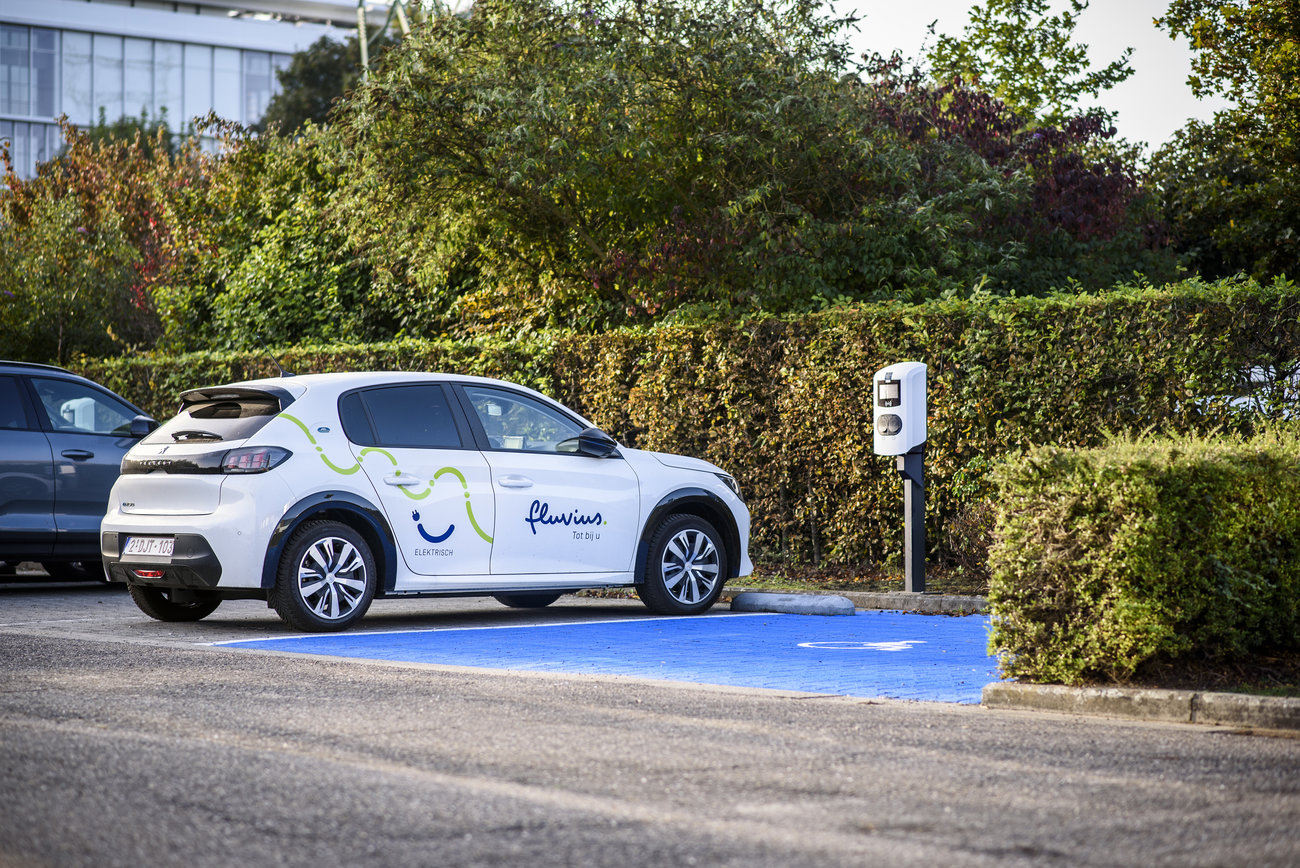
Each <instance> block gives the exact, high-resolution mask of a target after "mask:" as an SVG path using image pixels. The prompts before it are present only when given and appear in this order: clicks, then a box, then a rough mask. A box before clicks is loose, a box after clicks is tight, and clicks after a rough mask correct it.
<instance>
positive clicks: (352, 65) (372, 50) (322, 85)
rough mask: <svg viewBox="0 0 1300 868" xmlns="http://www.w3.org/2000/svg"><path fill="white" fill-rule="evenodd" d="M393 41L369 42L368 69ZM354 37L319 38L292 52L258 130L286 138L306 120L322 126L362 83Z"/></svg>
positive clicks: (382, 39) (379, 40) (280, 73)
mask: <svg viewBox="0 0 1300 868" xmlns="http://www.w3.org/2000/svg"><path fill="white" fill-rule="evenodd" d="M392 45H393V40H391V39H388V38H384V37H381V38H379V39H376V40H374V41H373V42H372V43H370V45H369V47H368V49H367V51H368V52H369V57H370V63H371V66H372V67H373V66H375V65H376V63H377V62H378V61H379V59H380V58H381V57H382V56H383V53H384V52H385V51H386V50H387V49H388V48H390V47H392ZM357 46H358V43H357V37H356V36H355V35H353V36H349V37H348V38H347V40H345V41H343V42H339V41H338V40H335V39H331V38H330V37H328V36H322V37H321V38H320V39H317V40H316V41H315V42H313V43H312V44H311V45H310V46H308V47H307V48H305V49H303V50H302V51H299V52H297V53H295V54H294V55H293V56H292V58H291V59H290V60H289V65H288V66H287V67H285V68H284V69H282V70H280V71H279V72H278V73H277V76H278V78H279V80H280V90H279V92H278V93H276V94H275V95H274V96H272V97H271V100H270V102H268V103H267V105H266V113H265V114H264V115H263V116H262V121H261V124H260V127H261V129H263V130H267V129H271V128H275V129H278V130H279V131H280V132H281V133H283V134H285V135H291V134H293V133H296V132H298V131H299V130H300V129H301V128H302V127H303V126H304V125H305V124H307V123H308V122H309V121H310V122H311V123H313V124H315V125H316V126H318V127H320V126H324V125H325V124H326V123H327V122H328V121H329V114H330V111H331V109H332V108H333V107H334V104H335V103H336V102H337V101H338V100H339V99H340V98H341V97H342V96H343V95H344V94H346V93H347V92H348V91H350V90H352V88H354V87H356V85H357V82H359V81H360V80H361V51H360V49H359V48H358V47H357Z"/></svg>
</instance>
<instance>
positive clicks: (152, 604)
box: [127, 585, 221, 622]
mask: <svg viewBox="0 0 1300 868" xmlns="http://www.w3.org/2000/svg"><path fill="white" fill-rule="evenodd" d="M127 589H128V590H129V591H130V592H131V599H132V600H134V601H135V604H136V606H138V607H139V609H140V611H141V612H144V613H145V614H146V615H148V616H149V617H150V618H153V619H154V620H155V621H174V622H179V621H200V620H202V619H204V618H206V617H207V616H208V615H211V614H212V613H213V612H214V611H216V608H217V606H220V605H221V600H219V599H215V598H213V597H208V596H204V595H203V592H202V591H185V590H179V589H175V588H153V587H150V586H148V585H128V586H127Z"/></svg>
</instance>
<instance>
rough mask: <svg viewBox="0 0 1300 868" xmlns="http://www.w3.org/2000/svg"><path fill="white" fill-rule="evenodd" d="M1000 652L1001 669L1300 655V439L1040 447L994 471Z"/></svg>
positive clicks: (1077, 669)
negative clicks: (1286, 653) (1297, 652)
mask: <svg viewBox="0 0 1300 868" xmlns="http://www.w3.org/2000/svg"><path fill="white" fill-rule="evenodd" d="M994 475H995V477H996V481H997V485H998V490H999V498H998V510H997V513H998V518H997V530H996V533H995V542H994V545H993V547H992V549H991V550H990V553H989V567H990V571H991V573H992V579H991V581H990V588H989V605H990V611H991V613H992V620H993V631H992V635H991V639H990V647H991V648H992V649H993V651H994V652H995V653H997V654H998V655H999V657H1000V658H1001V668H1002V671H1003V673H1004V674H1005V675H1008V676H1011V677H1016V678H1022V679H1025V680H1029V681H1035V682H1060V683H1066V684H1078V683H1083V682H1086V681H1097V680H1102V681H1117V682H1122V681H1124V680H1126V679H1128V678H1129V677H1130V676H1132V675H1133V674H1134V673H1135V672H1137V671H1139V669H1140V667H1141V666H1142V664H1144V663H1147V662H1149V661H1162V662H1167V661H1170V660H1174V659H1176V658H1179V657H1180V656H1183V655H1192V654H1194V655H1196V656H1197V657H1198V658H1209V659H1212V660H1221V661H1238V660H1244V659H1247V658H1249V657H1250V656H1251V655H1253V654H1256V653H1259V652H1261V651H1263V652H1272V651H1277V650H1282V651H1294V650H1297V649H1300V437H1298V436H1297V434H1296V433H1295V432H1294V431H1293V432H1290V433H1272V434H1267V435H1260V436H1258V437H1256V438H1255V439H1253V440H1241V439H1237V438H1231V437H1223V436H1212V437H1208V438H1204V437H1201V438H1197V437H1181V438H1175V439H1168V440H1157V439H1154V438H1151V437H1146V438H1141V439H1137V440H1131V439H1130V440H1116V441H1114V442H1112V443H1110V444H1108V445H1106V446H1103V447H1099V448H1095V449H1083V450H1062V449H1056V448H1053V447H1043V448H1038V449H1034V450H1031V451H1030V452H1029V453H1028V454H1027V455H1025V456H1023V457H1019V458H1015V459H1009V460H1008V461H1006V462H1005V463H1004V464H1001V465H1000V466H999V467H998V469H997V471H996V473H995V474H994Z"/></svg>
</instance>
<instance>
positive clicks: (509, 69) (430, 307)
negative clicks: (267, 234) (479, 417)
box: [334, 0, 1151, 334]
mask: <svg viewBox="0 0 1300 868" xmlns="http://www.w3.org/2000/svg"><path fill="white" fill-rule="evenodd" d="M848 23H849V21H848V20H847V19H836V18H832V17H827V16H826V15H825V14H824V13H822V12H821V7H820V5H819V4H818V3H817V2H814V0H788V2H777V3H769V2H764V0H734V2H733V0H665V2H660V3H655V4H631V3H623V2H619V0H604V2H600V3H596V4H585V3H576V2H564V0H562V2H549V0H488V2H484V3H480V4H478V5H476V6H475V8H474V12H473V14H472V15H471V16H470V17H469V18H468V19H459V18H442V19H436V20H434V21H431V22H430V23H429V24H428V25H427V26H425V27H421V28H418V29H417V30H416V31H415V32H413V34H412V36H411V38H410V39H408V40H405V41H404V42H403V44H402V45H401V46H400V47H399V48H397V49H395V50H394V52H393V53H392V54H391V55H390V62H389V64H388V66H387V67H386V70H385V71H384V73H382V74H379V75H376V76H374V77H372V79H371V81H370V82H369V83H368V84H366V85H365V86H363V87H361V88H359V89H358V91H357V93H356V95H355V98H354V99H352V100H350V101H349V102H348V103H347V104H346V106H345V107H344V108H343V110H342V111H341V112H340V114H339V115H338V117H337V119H336V122H335V127H334V129H335V131H336V132H338V133H339V134H340V135H341V136H343V138H344V140H345V144H346V147H347V148H348V152H347V158H346V159H347V163H348V165H349V166H351V167H353V168H354V169H355V171H353V172H352V173H350V175H349V179H348V190H347V195H346V198H345V199H344V200H343V202H344V203H345V207H346V208H347V210H348V211H349V212H350V213H354V214H358V215H361V214H364V215H366V219H362V220H360V221H359V222H358V237H357V238H356V239H354V240H357V241H358V242H359V243H360V244H361V245H362V247H361V249H363V250H364V251H365V254H366V256H367V257H368V258H369V259H370V260H371V261H372V263H373V264H374V265H375V267H376V284H377V286H376V291H377V292H378V293H380V294H381V295H391V296H392V298H393V304H394V307H395V308H397V310H396V311H395V313H396V315H397V316H398V317H399V318H400V320H401V322H402V325H403V328H404V329H405V333H407V334H438V333H442V332H445V331H451V332H453V333H465V332H471V333H472V332H475V331H482V330H493V329H498V328H502V327H510V328H514V329H524V330H527V329H530V328H532V329H536V328H548V327H556V326H561V327H576V328H583V329H592V330H595V329H600V328H604V327H608V326H610V325H616V324H619V323H625V322H645V321H653V320H658V319H664V318H672V319H675V320H677V321H698V320H699V319H700V318H701V317H705V318H708V317H719V316H735V315H740V314H743V313H746V312H753V311H759V310H761V311H766V312H784V311H801V310H816V309H820V308H824V307H827V306H832V305H835V304H843V303H845V302H851V301H855V300H859V301H860V300H874V299H882V298H890V297H898V298H905V299H911V300H920V299H924V298H932V297H935V296H937V295H940V294H942V293H944V292H947V293H949V294H953V295H965V294H968V293H970V292H971V291H972V290H973V289H974V288H975V287H985V288H988V289H989V290H990V291H995V292H1000V293H1010V292H1021V293H1041V292H1044V291H1046V290H1047V289H1049V288H1051V287H1052V286H1061V287H1064V286H1066V285H1068V279H1069V278H1071V277H1076V279H1078V280H1079V281H1080V282H1081V283H1082V284H1083V285H1085V286H1101V285H1104V284H1105V283H1107V282H1110V281H1113V280H1115V279H1116V278H1117V277H1119V278H1121V279H1122V278H1127V277H1128V276H1130V275H1131V274H1132V272H1133V271H1134V270H1139V269H1144V268H1146V267H1147V266H1148V265H1149V263H1148V262H1147V260H1148V259H1149V258H1150V257H1149V256H1148V251H1149V249H1150V247H1151V245H1150V244H1149V241H1148V239H1147V238H1146V237H1144V236H1143V234H1142V232H1141V231H1139V230H1134V231H1126V232H1125V233H1120V232H1118V231H1117V230H1116V229H1115V227H1116V225H1118V224H1120V223H1123V224H1124V226H1125V227H1131V226H1134V225H1137V224H1136V223H1134V221H1132V220H1130V219H1129V216H1130V215H1129V213H1128V210H1129V204H1130V202H1131V201H1132V200H1133V194H1134V183H1133V178H1132V175H1131V172H1129V170H1128V168H1127V167H1122V166H1118V165H1112V163H1113V162H1114V161H1113V160H1111V161H1098V160H1097V159H1095V158H1093V157H1090V156H1089V155H1088V153H1087V151H1086V148H1083V147H1081V146H1079V143H1080V142H1085V143H1090V142H1096V141H1100V140H1101V139H1103V138H1104V137H1105V136H1106V135H1107V132H1106V131H1105V130H1103V129H1101V128H1099V127H1097V126H1096V125H1095V124H1094V125H1093V126H1092V127H1089V126H1088V122H1087V121H1082V120H1081V121H1078V122H1077V123H1073V124H1072V125H1067V126H1065V127H1062V128H1061V129H1059V130H1057V129H1052V130H1047V131H1044V132H1043V133H1042V134H1041V135H1040V136H1038V137H1037V138H1034V137H1031V136H1023V135H1019V134H1018V133H1017V131H1016V127H1014V126H1012V127H1010V128H1007V129H1003V128H1002V127H1001V126H999V125H1003V126H1005V124H1006V123H1007V122H1008V115H1007V114H1006V112H1005V109H1004V107H1001V106H1000V104H998V103H996V101H995V100H991V99H989V98H987V97H982V99H983V102H979V100H980V99H981V97H980V96H979V95H978V94H972V95H970V96H969V97H965V98H962V99H958V98H956V96H955V94H954V90H953V89H951V88H929V87H926V86H922V85H921V84H920V83H919V82H916V81H908V80H906V79H904V78H902V77H900V76H898V75H895V74H894V71H893V70H890V69H889V68H888V66H887V65H886V66H883V67H873V68H869V69H859V68H857V67H853V66H852V65H851V64H850V62H849V59H848V58H849V52H848V48H847V46H846V44H845V42H844V41H843V33H844V28H845V27H846V26H847V24H848ZM846 71H847V72H848V73H849V74H845V72H846ZM995 127H997V129H996V130H995V129H994V128H995ZM967 136H969V137H971V139H974V140H968V138H967ZM981 137H982V138H984V139H988V138H998V139H999V141H998V143H997V147H996V148H995V149H994V150H996V151H997V152H998V153H997V154H996V155H995V156H997V158H998V159H997V160H996V161H994V162H991V161H990V155H992V153H991V152H990V151H989V150H988V149H983V150H982V148H983V142H982V141H980V139H981ZM1098 184H1100V186H1101V187H1104V188H1106V189H1101V190H1094V189H1092V188H1093V187H1095V186H1097V185H1098ZM1107 185H1110V186H1109V187H1108V186H1107ZM1098 214H1102V215H1103V219H1101V220H1100V221H1098V220H1097V219H1095V218H1096V216H1097V215H1098ZM1126 221H1127V222H1126ZM1026 230H1028V231H1029V234H1031V235H1032V236H1033V237H1032V238H1031V239H1030V240H1029V241H1028V242H1026V239H1025V235H1026ZM1058 230H1059V231H1058ZM1094 241H1100V242H1101V248H1104V249H1101V248H1098V246H1097V245H1094V244H1093V242H1094ZM1080 245H1082V246H1080ZM1097 262H1099V263H1101V264H1102V267H1100V268H1098V269H1095V270H1093V271H1091V272H1090V271H1089V269H1090V268H1091V265H1092V263H1097ZM1075 268H1078V269H1079V271H1080V272H1081V274H1080V275H1077V276H1076V275H1074V274H1072V273H1071V272H1072V270H1073V269H1075Z"/></svg>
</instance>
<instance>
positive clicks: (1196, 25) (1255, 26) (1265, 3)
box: [1156, 0, 1300, 150]
mask: <svg viewBox="0 0 1300 868" xmlns="http://www.w3.org/2000/svg"><path fill="white" fill-rule="evenodd" d="M1156 23H1157V24H1159V25H1160V26H1161V27H1164V28H1166V29H1168V30H1169V34H1170V36H1177V35H1182V36H1186V37H1187V39H1188V40H1189V41H1190V42H1191V44H1192V47H1193V49H1195V52H1196V53H1195V55H1194V56H1193V59H1192V74H1191V76H1190V77H1189V78H1188V80H1187V83H1188V84H1189V85H1191V88H1192V92H1193V93H1195V94H1196V95H1197V96H1207V95H1211V94H1218V95H1222V96H1225V97H1227V98H1228V99H1230V100H1233V101H1234V102H1236V103H1237V104H1238V107H1239V109H1240V110H1241V111H1244V112H1246V113H1248V114H1253V115H1255V116H1256V117H1258V118H1259V119H1260V120H1261V121H1262V122H1263V124H1264V125H1265V126H1266V127H1267V128H1268V129H1269V130H1270V131H1271V132H1272V134H1273V135H1278V136H1281V137H1282V140H1281V141H1279V142H1278V145H1279V147H1280V148H1282V149H1283V150H1285V149H1294V148H1295V147H1296V146H1297V145H1300V45H1298V44H1297V41H1296V36H1297V33H1300V4H1297V3H1296V2H1295V0H1171V2H1170V4H1169V10H1168V12H1167V13H1166V14H1165V15H1164V16H1163V17H1162V18H1159V19H1157V20H1156Z"/></svg>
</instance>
